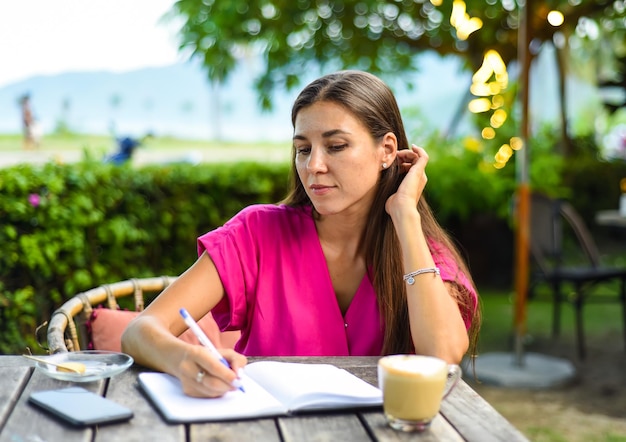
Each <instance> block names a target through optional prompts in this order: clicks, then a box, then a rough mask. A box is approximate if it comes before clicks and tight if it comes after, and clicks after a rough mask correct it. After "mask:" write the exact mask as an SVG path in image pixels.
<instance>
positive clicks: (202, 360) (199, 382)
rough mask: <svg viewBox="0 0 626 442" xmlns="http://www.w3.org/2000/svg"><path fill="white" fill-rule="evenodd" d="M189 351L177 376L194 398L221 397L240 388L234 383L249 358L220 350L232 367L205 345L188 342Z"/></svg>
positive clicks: (180, 364)
mask: <svg viewBox="0 0 626 442" xmlns="http://www.w3.org/2000/svg"><path fill="white" fill-rule="evenodd" d="M185 346H186V347H187V348H186V351H185V353H184V355H183V358H182V360H181V361H180V363H179V364H178V369H177V371H176V377H178V379H179V380H180V381H181V384H182V387H183V392H184V393H185V394H186V395H188V396H193V397H220V396H223V395H224V394H226V393H227V392H229V391H233V390H236V389H237V388H236V387H235V386H234V385H233V382H235V380H236V379H238V378H239V374H238V373H239V372H240V370H241V369H242V368H243V367H245V365H246V364H247V363H248V360H247V358H246V357H245V356H244V355H242V354H240V353H237V352H236V351H234V350H230V349H220V350H219V352H220V353H221V354H222V356H224V358H225V359H226V360H227V361H228V363H229V364H230V366H231V368H230V369H229V368H228V367H226V366H225V365H224V364H222V363H221V362H220V361H219V360H218V359H217V358H216V357H215V356H214V355H213V354H211V353H210V352H209V350H208V349H206V348H205V347H203V346H201V345H194V344H187V343H185Z"/></svg>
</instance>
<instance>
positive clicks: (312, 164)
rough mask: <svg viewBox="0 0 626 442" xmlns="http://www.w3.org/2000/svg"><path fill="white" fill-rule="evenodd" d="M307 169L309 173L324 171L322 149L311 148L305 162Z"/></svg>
mask: <svg viewBox="0 0 626 442" xmlns="http://www.w3.org/2000/svg"><path fill="white" fill-rule="evenodd" d="M307 169H308V170H309V172H311V173H319V172H325V171H326V157H325V155H324V150H323V149H319V148H315V147H314V148H312V149H311V153H310V154H309V160H308V162H307Z"/></svg>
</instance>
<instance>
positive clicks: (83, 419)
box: [28, 387, 133, 427]
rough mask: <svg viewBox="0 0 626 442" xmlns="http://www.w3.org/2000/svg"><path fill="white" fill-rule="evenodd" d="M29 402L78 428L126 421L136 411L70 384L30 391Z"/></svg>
mask: <svg viewBox="0 0 626 442" xmlns="http://www.w3.org/2000/svg"><path fill="white" fill-rule="evenodd" d="M28 399H29V401H30V402H32V403H33V404H35V405H37V406H38V407H41V408H43V409H44V410H46V411H48V412H50V413H52V414H53V415H55V416H57V417H60V418H61V419H63V420H65V421H66V422H69V423H70V424H72V425H74V426H78V427H85V426H89V425H98V424H108V423H113V422H123V421H127V420H129V419H130V418H132V417H133V411H132V410H130V409H129V408H126V407H124V406H122V405H120V404H118V403H117V402H113V401H112V400H110V399H106V398H104V397H102V396H99V395H97V394H96V393H92V392H91V391H88V390H85V389H84V388H82V387H68V388H62V389H59V390H47V391H37V392H34V393H31V395H30V397H29V398H28Z"/></svg>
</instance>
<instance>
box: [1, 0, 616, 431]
mask: <svg viewBox="0 0 626 442" xmlns="http://www.w3.org/2000/svg"><path fill="white" fill-rule="evenodd" d="M0 42H1V43H0V250H2V253H0V352H2V353H12V354H18V353H20V352H23V349H24V348H25V347H26V346H28V347H29V348H33V349H34V350H39V351H41V352H43V351H44V349H43V348H40V347H38V343H37V342H38V341H37V340H36V339H35V333H36V332H35V330H37V326H39V325H41V324H43V323H44V322H45V320H47V319H48V318H49V316H50V314H51V313H52V311H53V310H54V309H55V308H56V307H58V306H59V305H60V304H61V303H62V302H63V301H65V300H67V299H68V298H70V297H72V296H74V295H75V294H76V293H79V292H80V291H82V290H87V289H89V288H92V287H95V286H98V285H99V284H103V283H110V282H114V281H117V280H123V279H127V278H131V277H142V276H154V275H162V274H171V275H176V274H179V273H180V272H181V271H183V270H184V269H185V268H186V267H187V265H188V264H189V263H190V261H191V260H192V259H193V256H192V255H193V251H194V250H195V248H194V247H195V246H194V245H195V238H196V237H197V236H198V235H199V234H201V233H203V232H205V231H207V230H209V229H212V228H215V227H216V226H219V225H221V223H223V222H224V221H225V220H226V219H228V218H229V217H230V216H232V215H233V214H234V213H235V212H236V211H237V210H239V209H240V208H241V207H243V206H245V205H247V204H251V203H254V202H275V201H277V200H279V199H280V198H281V197H282V196H283V192H284V189H285V179H284V178H285V176H286V175H287V171H288V166H289V159H290V144H291V143H290V139H291V132H292V128H291V123H290V108H291V103H292V101H293V100H294V98H295V96H296V94H297V93H298V91H299V90H300V89H301V88H302V87H303V86H304V85H305V84H306V83H307V82H308V81H310V80H312V79H314V78H316V77H318V76H319V75H321V74H324V73H327V72H331V71H334V70H337V69H345V68H354V69H363V70H367V71H370V72H372V73H374V74H376V75H379V76H380V77H381V78H382V79H383V80H385V81H386V82H387V83H388V84H389V85H390V86H391V88H392V89H393V90H394V92H395V93H396V96H397V98H398V101H399V104H400V106H401V110H402V113H403V117H404V120H405V125H406V127H407V132H408V135H409V139H410V140H411V141H412V142H415V143H417V144H421V145H423V146H425V147H426V148H427V149H428V151H429V154H430V157H431V161H430V162H429V165H428V168H429V169H428V176H429V185H428V187H427V196H428V199H429V202H430V204H431V206H432V207H433V209H434V210H435V213H436V215H437V217H438V220H439V221H440V223H441V224H442V225H443V226H444V227H445V228H446V229H447V230H448V231H449V232H450V233H451V234H452V235H453V237H454V238H455V240H457V241H458V243H459V245H460V246H461V249H462V250H463V252H464V253H465V254H466V256H467V258H468V261H469V264H470V268H471V271H472V274H473V276H474V279H475V281H476V283H477V286H478V289H479V292H480V294H481V300H482V303H483V308H484V318H485V319H484V323H483V327H482V331H481V337H480V352H481V353H489V352H496V351H503V352H510V351H511V349H512V348H513V342H514V337H516V338H521V339H522V340H523V345H524V347H525V349H526V350H527V351H535V352H541V353H543V354H546V355H552V356H556V357H559V358H562V359H565V360H568V361H571V362H572V364H574V365H575V368H576V372H577V377H576V380H575V382H574V383H573V384H572V385H568V386H565V387H562V388H557V389H543V390H529V389H525V390H524V389H521V390H510V389H506V388H498V387H491V386H489V385H484V384H480V383H478V384H476V385H474V388H476V389H477V390H478V391H479V393H480V394H481V395H483V396H484V397H485V398H487V400H488V401H489V402H490V403H491V404H492V405H493V406H494V407H495V408H496V409H498V411H500V412H501V413H502V414H504V415H505V417H506V418H507V419H509V420H511V422H513V424H514V425H516V426H517V427H518V428H520V430H522V431H523V432H524V434H525V435H527V436H528V437H529V438H530V439H531V440H537V441H544V440H548V441H559V442H560V441H626V414H625V413H626V412H625V410H626V377H625V376H626V372H625V371H624V370H623V366H624V364H626V352H625V351H624V346H625V344H624V342H623V327H624V325H623V320H622V317H621V312H620V308H619V305H618V304H617V303H613V304H603V305H589V306H588V307H585V316H584V320H585V327H586V336H587V350H588V357H587V359H581V358H579V357H578V355H577V354H576V350H575V349H576V346H575V328H574V320H573V314H572V309H571V308H569V307H570V306H567V307H565V308H564V309H563V310H564V311H563V321H562V331H561V335H560V336H554V335H553V334H552V333H551V324H552V322H551V321H552V309H551V306H552V298H551V297H550V294H549V292H547V291H541V290H537V291H536V292H535V293H533V294H532V295H533V296H532V297H529V299H524V300H523V301H524V302H523V303H522V304H520V303H518V302H517V301H518V299H519V297H520V293H519V292H518V291H516V287H515V286H514V283H515V279H516V270H515V264H516V263H515V262H514V256H515V252H516V242H515V237H514V235H515V233H516V232H517V231H518V230H517V227H518V224H517V221H518V220H517V219H516V218H515V215H514V213H513V210H512V209H513V201H514V199H515V197H516V195H518V191H519V189H520V177H523V176H524V175H527V178H528V185H529V186H530V188H532V190H533V191H540V192H543V193H546V194H548V195H550V196H552V197H555V198H561V199H564V200H566V201H568V202H570V203H571V204H572V205H573V206H574V207H575V209H576V210H577V211H578V212H579V213H580V214H581V216H582V218H583V220H584V221H585V223H587V225H588V226H589V227H590V229H591V232H592V234H593V235H594V238H595V239H596V240H597V241H598V245H599V247H600V249H601V255H602V259H603V260H604V261H605V262H606V263H609V264H612V265H616V266H622V267H626V252H625V250H626V229H625V228H624V224H623V223H624V216H623V215H621V216H620V215H619V214H618V213H617V212H618V208H619V206H620V201H621V200H623V201H625V203H624V204H625V207H626V108H625V106H624V105H625V103H626V83H625V81H626V1H624V0H549V1H538V0H525V1H521V0H466V1H462V0H336V1H335V0H315V1H310V0H297V1H296V0H293V1H288V2H272V1H269V0H228V1H219V0H177V1H175V0H132V1H122V0H90V1H88V2H87V1H84V0H20V1H19V2H15V1H14V2H10V1H5V2H0ZM26 123H28V124H26ZM148 134H149V135H151V136H150V137H148V138H145V136H146V135H148ZM124 140H125V141H124ZM139 145H141V148H138V149H137V150H136V152H134V153H131V154H130V155H127V156H124V155H123V154H124V152H123V148H122V146H135V147H136V146H139ZM129 149H131V150H132V149H134V147H131V148H129ZM116 150H119V151H117V152H115V151H116ZM244 163H245V164H244ZM250 163H253V164H250ZM112 164H113V165H112ZM118 165H120V166H123V167H117V166H118ZM190 195H193V198H190ZM607 211H608V212H610V214H611V217H612V218H611V219H613V220H615V219H617V220H618V222H617V223H616V224H613V225H606V224H600V223H598V222H596V220H597V215H598V214H600V213H602V212H605V213H606V212H607ZM615 216H617V218H615ZM620 223H622V224H620ZM614 289H615V290H614V291H613V293H617V292H616V290H617V289H616V288H614ZM524 296H526V293H525V292H524ZM520 305H523V306H524V311H523V312H522V313H523V315H522V316H523V317H522V320H521V322H520V320H519V318H518V313H519V308H520ZM526 309H527V310H526ZM519 325H521V328H518V326H519ZM520 330H521V333H522V334H521V335H520V334H519V332H520ZM514 331H516V332H518V334H517V336H514ZM468 380H469V379H468Z"/></svg>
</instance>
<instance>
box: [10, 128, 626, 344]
mask: <svg viewBox="0 0 626 442" xmlns="http://www.w3.org/2000/svg"><path fill="white" fill-rule="evenodd" d="M549 139H550V138H549V137H545V136H544V137H542V138H541V140H543V141H536V142H534V143H533V145H532V147H533V151H532V152H533V154H532V156H531V164H532V166H531V181H532V186H533V188H535V189H540V190H543V191H546V192H548V193H550V194H552V195H556V196H562V197H566V198H568V199H570V200H571V201H572V202H573V203H574V205H575V206H576V207H577V208H579V210H581V211H582V212H583V213H584V215H585V216H586V219H587V221H588V222H591V221H592V219H591V218H592V217H593V213H594V212H595V211H596V210H599V209H607V208H612V207H617V200H618V196H619V184H618V183H619V179H620V178H622V177H624V176H626V163H624V162H619V163H608V162H602V161H598V160H597V158H596V153H595V148H594V147H593V143H591V142H590V140H589V139H581V140H577V146H580V149H579V152H578V154H577V157H576V158H574V159H569V160H567V161H564V160H563V159H562V158H561V157H560V156H558V155H555V154H553V153H552V149H553V147H552V146H553V145H554V144H553V143H551V142H550V141H549ZM429 145H430V146H435V147H431V148H429V153H430V155H431V162H430V163H429V166H428V171H427V172H428V179H429V184H428V186H427V194H428V198H429V201H430V203H431V205H432V207H433V209H434V211H435V212H436V215H437V217H438V219H439V221H440V222H441V224H442V225H443V226H444V227H445V228H446V229H447V230H449V231H450V232H451V234H452V235H453V236H454V237H455V238H456V240H457V242H458V243H459V244H460V245H461V247H462V249H463V251H464V252H465V254H466V256H467V257H468V260H469V263H470V267H471V269H472V274H473V276H474V278H475V280H476V281H477V283H478V284H479V285H481V284H492V283H495V284H504V285H507V286H510V284H511V280H512V267H513V265H512V257H513V249H512V247H513V237H512V230H511V218H510V208H511V196H512V195H513V193H514V192H515V190H516V181H515V167H514V164H510V165H509V166H507V167H506V168H505V169H503V170H499V171H497V170H495V169H494V168H493V167H492V166H491V165H490V164H489V155H487V154H486V153H484V152H481V151H476V150H475V149H468V148H467V147H466V146H465V144H464V142H463V140H456V141H442V140H432V142H430V143H429ZM288 174H289V167H288V165H286V164H269V165H265V164H252V163H233V164H203V165H191V164H173V165H158V166H150V167H142V168H132V167H130V166H124V167H116V166H112V165H106V164H101V163H99V162H95V161H83V162H80V163H75V164H67V165H59V164H54V163H49V164H46V165H44V166H30V165H19V166H15V167H10V168H6V169H0V251H1V252H0V353H21V352H23V351H25V348H26V347H27V346H28V347H30V348H31V349H32V350H33V351H38V350H40V349H39V347H38V346H37V343H36V338H35V329H36V327H37V325H39V324H41V323H43V322H44V321H45V320H47V319H48V318H49V316H50V314H51V312H52V311H53V310H54V309H55V308H57V307H58V306H59V305H60V304H61V303H62V302H63V301H65V300H67V299H68V298H70V297H71V296H73V295H74V294H76V293H78V292H81V291H84V290H86V289H89V288H92V287H96V286H98V285H100V284H103V283H109V282H115V281H119V280H123V279H128V278H132V277H147V276H155V275H163V274H169V275H177V274H180V273H181V272H182V271H184V270H185V269H186V268H187V267H188V266H189V265H190V264H191V263H192V262H193V261H194V260H195V247H196V238H197V236H198V235H200V234H202V233H204V232H206V231H208V230H211V229H213V228H215V227H217V226H219V225H221V224H223V223H224V222H225V221H226V220H227V219H229V218H230V217H231V216H232V215H233V214H235V213H236V212H237V211H239V210H240V209H241V208H243V207H245V206H247V205H249V204H252V203H264V202H276V201H278V200H280V199H282V198H283V196H284V194H285V190H286V187H287V182H288Z"/></svg>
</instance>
